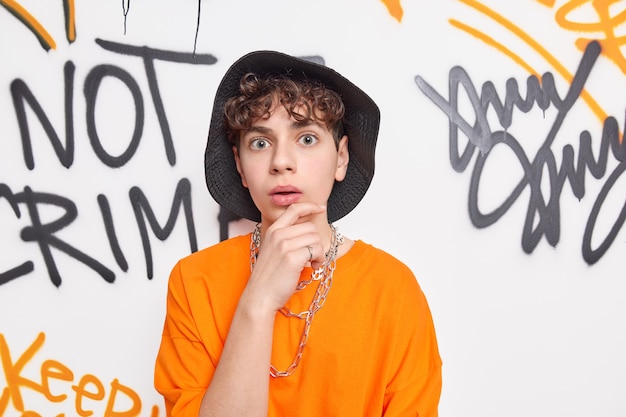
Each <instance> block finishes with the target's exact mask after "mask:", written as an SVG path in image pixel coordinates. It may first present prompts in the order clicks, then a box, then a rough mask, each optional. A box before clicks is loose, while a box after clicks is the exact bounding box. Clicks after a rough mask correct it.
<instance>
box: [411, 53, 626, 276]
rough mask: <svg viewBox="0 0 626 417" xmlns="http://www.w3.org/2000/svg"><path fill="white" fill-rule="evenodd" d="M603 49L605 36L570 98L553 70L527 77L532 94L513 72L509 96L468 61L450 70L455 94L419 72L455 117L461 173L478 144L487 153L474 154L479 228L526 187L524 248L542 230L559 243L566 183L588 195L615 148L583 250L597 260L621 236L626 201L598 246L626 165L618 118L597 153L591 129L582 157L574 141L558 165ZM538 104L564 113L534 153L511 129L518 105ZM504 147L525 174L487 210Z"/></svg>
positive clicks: (455, 160)
mask: <svg viewBox="0 0 626 417" xmlns="http://www.w3.org/2000/svg"><path fill="white" fill-rule="evenodd" d="M600 52H601V49H600V45H599V43H597V42H591V43H589V45H588V46H587V48H586V50H585V53H584V54H583V57H582V60H581V62H580V65H579V67H578V70H577V72H576V74H575V76H574V79H573V81H572V83H571V85H570V87H569V91H568V92H567V94H566V95H565V97H564V98H561V96H560V95H559V93H558V91H557V89H556V86H555V83H554V78H553V76H552V74H550V73H546V74H545V75H543V77H542V78H541V82H539V80H538V79H537V77H535V76H531V77H529V78H528V80H527V83H526V97H522V95H521V94H520V91H519V88H518V84H517V81H516V80H515V79H509V80H508V82H507V85H506V95H505V98H504V102H503V101H502V100H501V99H500V97H499V95H498V93H497V92H496V89H495V87H494V86H493V84H492V83H490V82H487V83H485V84H483V87H482V90H481V94H480V95H479V94H478V92H477V90H476V88H475V87H474V85H473V83H472V80H471V79H470V77H469V75H468V74H467V72H466V71H465V70H464V69H463V68H461V67H454V68H452V70H451V71H450V75H449V89H450V93H449V98H448V99H445V98H444V97H443V96H442V95H440V94H439V93H438V92H437V91H435V89H434V88H433V87H432V86H430V85H429V84H428V83H427V82H426V81H425V80H424V79H423V78H422V77H420V76H417V77H415V82H416V83H417V85H418V87H419V88H420V90H421V91H422V92H423V93H424V94H425V95H426V96H427V97H428V98H429V99H430V100H431V101H432V102H433V103H434V104H435V105H437V106H438V107H439V108H440V109H441V110H442V111H443V112H444V113H445V114H446V116H447V117H448V119H449V122H450V136H449V146H450V155H449V157H450V164H451V165H452V168H453V169H454V170H455V171H457V172H464V171H465V170H466V169H467V168H468V166H469V165H470V163H471V161H472V160H473V158H474V155H475V150H476V148H478V149H479V151H480V152H479V153H478V154H477V155H476V158H475V159H474V166H473V170H472V175H471V181H470V190H469V197H468V200H469V201H468V203H469V216H470V219H471V221H472V223H473V224H474V225H475V226H476V227H478V228H485V227H489V226H491V225H493V224H494V223H496V222H497V221H498V220H499V219H501V218H502V217H503V216H504V215H505V214H506V212H507V211H508V210H509V209H510V208H511V206H512V205H513V203H515V202H516V201H517V200H518V198H519V197H520V195H521V194H522V192H523V191H524V190H526V189H528V190H529V191H530V197H529V201H528V206H527V211H526V218H525V220H524V227H523V232H522V249H523V250H524V251H525V252H526V253H532V252H533V250H534V249H535V248H536V247H537V245H538V243H539V242H540V240H541V238H542V237H545V239H546V240H547V241H548V242H549V243H550V244H551V245H553V246H556V245H557V243H558V242H559V238H560V232H561V230H560V229H561V228H560V220H561V219H560V213H561V206H560V202H561V194H562V192H563V189H564V187H565V184H569V186H570V188H571V190H572V192H573V194H574V195H575V196H576V197H577V198H578V199H579V200H580V199H582V198H583V197H584V196H585V176H586V172H587V171H589V173H590V174H591V175H592V176H593V177H594V178H596V179H603V178H604V177H605V175H606V174H607V165H608V158H609V150H610V151H611V154H612V156H613V158H614V159H615V160H616V161H618V164H617V167H616V168H615V169H614V170H613V171H612V172H611V173H610V174H609V175H608V177H607V178H605V182H604V185H603V186H602V189H601V191H600V193H599V195H598V197H597V199H596V201H595V203H594V205H593V209H592V211H591V213H590V214H589V218H588V220H587V224H586V227H585V232H584V236H583V243H582V256H583V259H584V260H585V261H586V262H587V263H588V264H590V265H591V264H594V263H596V262H597V261H598V260H600V258H601V257H602V256H603V255H604V254H605V253H606V251H607V250H608V249H609V247H610V246H611V244H612V243H613V242H614V240H615V238H616V236H617V234H618V232H619V231H620V229H621V227H622V225H623V224H624V220H625V218H626V204H625V205H624V206H623V207H622V209H621V212H620V214H619V215H618V217H617V219H615V222H614V223H613V225H612V227H611V230H610V232H609V233H608V234H607V235H606V236H605V237H604V238H603V239H602V242H601V243H600V245H599V246H598V247H597V248H592V245H591V240H592V236H593V234H594V228H595V225H596V221H597V219H598V216H599V214H600V210H601V208H602V205H603V204H604V202H605V201H606V198H607V196H608V195H609V194H610V193H611V191H612V188H613V186H614V185H615V184H616V182H617V181H618V180H619V179H620V177H621V175H622V173H623V172H624V170H625V169H626V144H624V143H623V141H622V140H621V138H620V132H619V126H618V123H617V121H616V119H615V118H614V117H607V118H606V120H604V123H603V130H602V138H601V139H600V150H599V153H598V155H597V157H596V156H594V154H593V150H592V146H591V145H592V138H591V134H590V133H589V132H588V131H583V132H582V133H581V134H580V137H579V144H578V157H576V154H575V150H574V147H573V146H572V145H570V144H567V145H565V146H564V147H563V149H562V162H561V166H557V162H556V158H555V154H554V151H553V149H552V145H553V142H554V140H555V138H556V136H557V134H558V133H559V130H560V129H561V127H562V125H563V122H564V121H565V119H566V117H567V115H568V112H569V111H570V110H571V108H572V106H573V105H574V103H576V101H577V100H578V98H579V97H580V94H581V91H582V90H583V88H584V86H585V83H586V81H587V79H588V77H589V74H590V72H591V70H592V68H593V66H594V64H595V62H596V60H597V58H598V56H599V55H600ZM459 90H461V91H463V92H464V93H465V94H467V97H468V98H469V100H470V102H471V106H472V108H473V111H474V116H475V117H476V121H475V123H474V125H471V124H470V122H468V121H467V120H466V119H465V118H463V117H462V116H461V114H460V113H459V111H458V107H457V106H458V98H459ZM535 105H536V106H537V107H539V108H540V109H541V110H542V111H545V110H546V109H548V108H549V107H550V106H554V108H556V110H557V115H556V117H555V120H554V122H553V123H552V126H551V128H550V131H549V133H548V134H547V136H546V138H545V140H544V141H543V143H542V146H541V147H540V148H539V150H538V151H537V153H536V155H535V156H534V158H533V159H532V160H531V159H530V158H529V157H528V156H527V154H526V151H525V149H524V147H523V146H522V144H521V143H520V141H518V140H517V139H516V138H515V137H514V136H513V135H511V134H510V133H509V130H508V129H509V128H510V127H511V123H512V117H513V112H514V111H515V110H519V111H521V112H523V113H528V112H530V111H531V110H532V109H533V108H534V107H535ZM489 109H492V110H493V111H495V113H496V115H497V118H498V121H499V123H500V126H499V128H498V129H497V130H493V129H492V127H491V126H490V125H489V122H488V120H487V112H488V111H489ZM502 129H503V130H502ZM459 131H460V132H461V133H462V134H463V135H465V136H466V137H467V139H468V142H467V145H466V146H465V148H464V149H460V148H459ZM496 146H506V147H508V148H509V150H511V151H512V152H513V153H514V155H515V156H516V157H517V160H518V161H519V164H520V167H521V168H522V170H523V172H524V175H523V177H522V178H521V179H520V181H519V182H518V183H517V184H516V185H515V186H514V187H513V189H512V191H511V193H510V194H509V196H508V197H507V198H506V199H505V200H504V202H502V204H501V205H500V206H499V207H497V208H496V209H494V210H493V211H491V212H488V213H483V212H482V211H481V210H480V209H479V201H478V189H479V186H480V183H481V180H482V174H483V168H484V167H485V164H486V163H487V161H488V159H489V158H490V156H491V155H492V152H490V151H491V150H492V149H493V148H494V147H496ZM545 174H547V176H548V178H547V180H548V183H549V187H550V196H549V198H547V199H545V198H544V195H543V194H542V191H541V184H542V180H543V177H544V175H545Z"/></svg>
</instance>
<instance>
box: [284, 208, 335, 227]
mask: <svg viewBox="0 0 626 417" xmlns="http://www.w3.org/2000/svg"><path fill="white" fill-rule="evenodd" d="M325 211H326V206H321V205H319V204H314V203H295V204H292V205H290V206H289V207H287V210H285V212H284V213H283V214H282V215H281V216H280V217H279V218H278V219H276V221H275V222H274V224H275V225H277V226H279V227H281V226H291V225H294V224H296V223H298V220H299V219H301V218H302V217H306V216H308V215H311V214H321V213H324V212H325Z"/></svg>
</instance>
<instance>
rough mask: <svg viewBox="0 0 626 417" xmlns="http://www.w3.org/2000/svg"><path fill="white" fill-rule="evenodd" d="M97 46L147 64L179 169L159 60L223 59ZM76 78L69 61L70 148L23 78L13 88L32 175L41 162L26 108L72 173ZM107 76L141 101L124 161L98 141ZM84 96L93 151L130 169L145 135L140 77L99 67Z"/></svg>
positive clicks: (165, 140) (168, 149)
mask: <svg viewBox="0 0 626 417" xmlns="http://www.w3.org/2000/svg"><path fill="white" fill-rule="evenodd" d="M96 43H98V44H99V45H100V46H101V47H102V48H104V49H106V50H108V51H111V52H115V53H120V54H123V55H128V56H135V57H140V58H142V59H143V63H144V67H145V72H146V76H147V80H148V86H149V89H150V94H151V97H152V100H153V104H154V109H155V112H156V114H157V120H158V122H159V127H160V128H161V133H162V135H163V144H164V147H165V153H166V157H167V160H168V162H169V164H170V165H171V166H174V165H176V151H175V149H174V140H173V138H172V133H171V131H170V127H169V122H168V119H167V114H166V112H165V106H164V104H163V100H162V98H161V93H160V90H159V84H158V80H157V75H156V70H155V67H154V61H155V60H160V61H166V62H174V63H180V64H192V65H213V64H215V63H216V62H217V59H216V58H215V57H214V56H213V55H209V54H198V55H195V56H193V55H192V54H189V53H183V52H173V51H165V50H161V49H154V48H149V47H137V46H132V45H125V44H121V43H115V42H109V41H105V40H101V39H97V40H96ZM74 73H75V65H74V63H73V62H71V61H68V62H66V64H65V68H64V82H65V99H64V100H65V101H64V106H65V144H63V143H62V142H61V140H60V138H59V135H58V134H57V132H56V130H55V129H54V127H53V125H52V123H51V121H50V119H49V118H48V116H47V114H46V112H45V111H44V109H43V108H42V106H41V104H39V101H38V100H37V99H36V97H35V95H34V94H33V92H32V91H31V90H30V88H29V87H28V85H27V84H26V82H24V81H23V80H21V79H19V78H18V79H15V80H14V81H13V82H12V83H11V96H12V98H13V106H14V109H15V113H16V118H17V121H18V125H19V130H20V137H21V140H22V152H23V154H24V162H25V164H26V167H27V168H28V169H30V170H33V169H35V159H34V155H33V145H32V141H31V135H30V129H29V124H28V119H27V112H26V104H28V107H29V108H30V109H31V111H32V112H33V113H34V115H35V116H36V117H37V120H38V121H39V123H40V124H41V126H42V128H43V129H44V131H45V133H46V135H47V136H48V138H49V140H50V143H51V144H52V147H53V149H54V151H55V153H56V155H57V158H58V159H59V162H60V163H61V165H63V166H64V167H65V168H70V167H71V166H72V164H73V162H74V149H75V146H74V141H75V138H74V82H75V81H74ZM105 77H114V78H116V79H117V80H119V81H121V82H122V83H123V84H124V85H125V86H126V87H127V88H128V90H129V92H130V93H131V95H132V97H133V100H134V101H135V113H136V114H135V131H134V132H133V138H132V140H131V143H130V144H129V147H128V149H127V150H126V151H125V152H124V153H123V154H122V155H120V156H113V155H109V154H107V153H106V151H105V150H104V148H103V147H102V145H101V143H100V140H99V138H98V134H97V129H96V125H95V116H94V109H95V105H96V102H97V97H98V90H99V87H100V84H101V82H102V80H103V79H104V78H105ZM83 91H84V95H85V100H86V103H87V113H86V120H87V132H88V135H89V141H90V143H91V145H92V148H93V149H94V151H95V152H96V155H97V156H98V157H99V158H100V160H101V161H102V162H103V163H104V164H106V165H107V166H111V167H120V166H123V165H125V164H126V163H127V162H128V161H129V160H130V159H132V157H133V155H134V152H135V150H136V149H137V145H138V141H139V139H140V138H141V134H142V132H143V121H144V107H143V98H142V95H141V91H140V89H139V86H138V83H137V81H135V80H134V78H133V77H132V76H131V75H130V74H129V73H128V72H126V71H125V70H123V69H122V68H119V67H116V66H113V65H104V64H103V65H98V66H96V67H94V68H93V69H92V70H91V71H90V72H89V73H88V75H87V77H86V79H85V84H84V90H83Z"/></svg>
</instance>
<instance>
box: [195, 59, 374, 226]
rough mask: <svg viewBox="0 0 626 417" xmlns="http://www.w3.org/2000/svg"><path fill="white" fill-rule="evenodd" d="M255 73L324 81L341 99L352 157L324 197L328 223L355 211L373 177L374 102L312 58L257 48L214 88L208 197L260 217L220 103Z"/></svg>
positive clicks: (206, 163) (241, 213) (252, 217)
mask: <svg viewBox="0 0 626 417" xmlns="http://www.w3.org/2000/svg"><path fill="white" fill-rule="evenodd" d="M249 72H254V73H256V74H258V75H260V76H263V75H265V74H270V73H271V74H284V75H287V76H289V77H290V78H292V79H311V80H317V81H320V82H322V83H323V84H324V85H325V86H326V87H327V88H330V89H331V90H333V91H335V92H336V93H337V94H339V96H340V97H341V99H342V100H343V103H344V106H345V109H346V112H345V115H344V119H343V125H344V133H345V134H346V135H347V136H348V150H349V153H350V161H349V163H348V170H347V172H346V177H345V178H344V180H343V181H341V182H337V181H336V182H335V185H334V186H333V189H332V192H331V194H330V197H329V199H328V206H327V213H328V221H329V222H334V221H336V220H338V219H340V218H342V217H344V216H345V215H346V214H348V213H349V212H350V211H352V209H354V208H355V207H356V206H357V204H358V203H359V202H360V201H361V199H362V198H363V196H364V195H365V192H366V191H367V189H368V188H369V186H370V183H371V182H372V177H373V176H374V154H375V149H376V140H377V137H378V127H379V124H380V111H379V109H378V106H377V105H376V103H375V102H374V101H373V100H372V99H371V98H370V97H369V96H368V95H367V94H365V93H364V92H363V91H362V90H361V89H360V88H358V87H357V86H356V85H354V84H353V83H352V82H351V81H349V80H348V79H346V78H345V77H343V76H342V75H341V74H339V73H338V72H336V71H334V70H332V69H330V68H328V67H326V66H324V65H320V64H316V63H314V62H311V61H308V60H305V59H300V58H295V57H292V56H290V55H286V54H283V53H280V52H274V51H256V52H251V53H249V54H247V55H244V56H243V57H241V58H240V59H239V60H237V61H236V62H235V63H234V64H233V65H232V66H231V67H230V68H229V69H228V71H226V74H225V75H224V78H223V79H222V82H221V83H220V85H219V87H218V88H217V92H216V94H215V102H214V103H213V113H212V115H211V124H210V126H209V137H208V141H207V147H206V152H205V158H204V166H205V174H206V183H207V187H208V188H209V192H210V193H211V196H212V197H213V198H214V199H215V201H217V203H218V204H220V205H221V206H222V207H224V208H225V209H227V210H229V211H231V212H233V213H235V214H237V215H239V216H241V217H243V218H246V219H249V220H252V221H256V222H258V221H260V220H261V213H260V212H259V210H258V209H257V207H256V206H255V204H254V202H253V201H252V197H250V193H249V192H248V190H247V189H246V188H245V187H244V186H243V185H242V184H241V177H240V176H239V173H238V172H237V167H236V165H235V158H234V156H233V152H232V143H230V142H229V141H228V138H227V134H226V129H225V126H224V105H225V104H226V101H227V100H228V99H229V98H231V97H233V96H236V95H238V93H239V82H240V81H241V78H242V77H243V76H244V75H245V74H247V73H249Z"/></svg>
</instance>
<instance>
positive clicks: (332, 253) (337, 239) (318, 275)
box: [250, 223, 343, 378]
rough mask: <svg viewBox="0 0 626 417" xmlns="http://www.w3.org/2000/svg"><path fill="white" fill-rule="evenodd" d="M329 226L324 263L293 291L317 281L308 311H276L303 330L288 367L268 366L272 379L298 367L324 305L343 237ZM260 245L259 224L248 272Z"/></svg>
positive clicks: (252, 238) (252, 266) (251, 245)
mask: <svg viewBox="0 0 626 417" xmlns="http://www.w3.org/2000/svg"><path fill="white" fill-rule="evenodd" d="M329 226H330V229H331V231H332V233H331V239H330V249H328V252H326V254H325V256H324V263H323V264H322V266H321V267H319V268H318V269H316V270H314V271H313V272H312V273H311V278H310V279H307V280H303V281H299V282H298V285H297V286H296V289H295V292H298V291H300V290H302V289H304V288H306V286H307V285H309V284H311V283H312V282H313V281H319V284H318V286H317V290H316V291H315V296H314V297H313V300H312V301H311V304H310V305H309V308H308V310H305V311H302V312H300V313H294V312H293V311H291V310H290V309H288V308H287V307H285V306H283V307H282V308H281V309H280V310H278V311H280V312H281V314H282V315H283V316H285V317H287V318H296V319H300V320H304V330H303V331H302V335H301V336H300V344H299V345H298V351H297V352H296V355H295V356H294V358H293V361H292V362H291V365H289V367H288V368H287V369H286V370H284V371H279V370H278V369H276V367H275V366H274V365H271V364H270V375H271V376H272V377H274V378H277V377H285V376H289V375H291V374H292V373H293V371H294V370H295V369H296V368H297V367H298V364H299V363H300V359H302V354H303V353H304V347H305V346H306V342H307V340H308V339H309V330H310V329H311V323H313V317H315V313H317V311H318V310H319V309H320V308H322V306H323V305H324V302H325V301H326V297H327V296H328V291H329V290H330V286H331V285H332V283H333V273H334V272H335V268H336V266H337V249H338V248H339V245H341V244H342V243H343V236H342V235H341V234H340V233H339V232H338V231H337V228H336V227H335V226H334V225H332V224H329ZM260 245H261V223H259V224H257V225H256V227H255V228H254V232H253V233H252V236H251V238H250V271H252V270H253V269H254V265H255V264H256V259H257V256H258V255H259V246H260Z"/></svg>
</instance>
